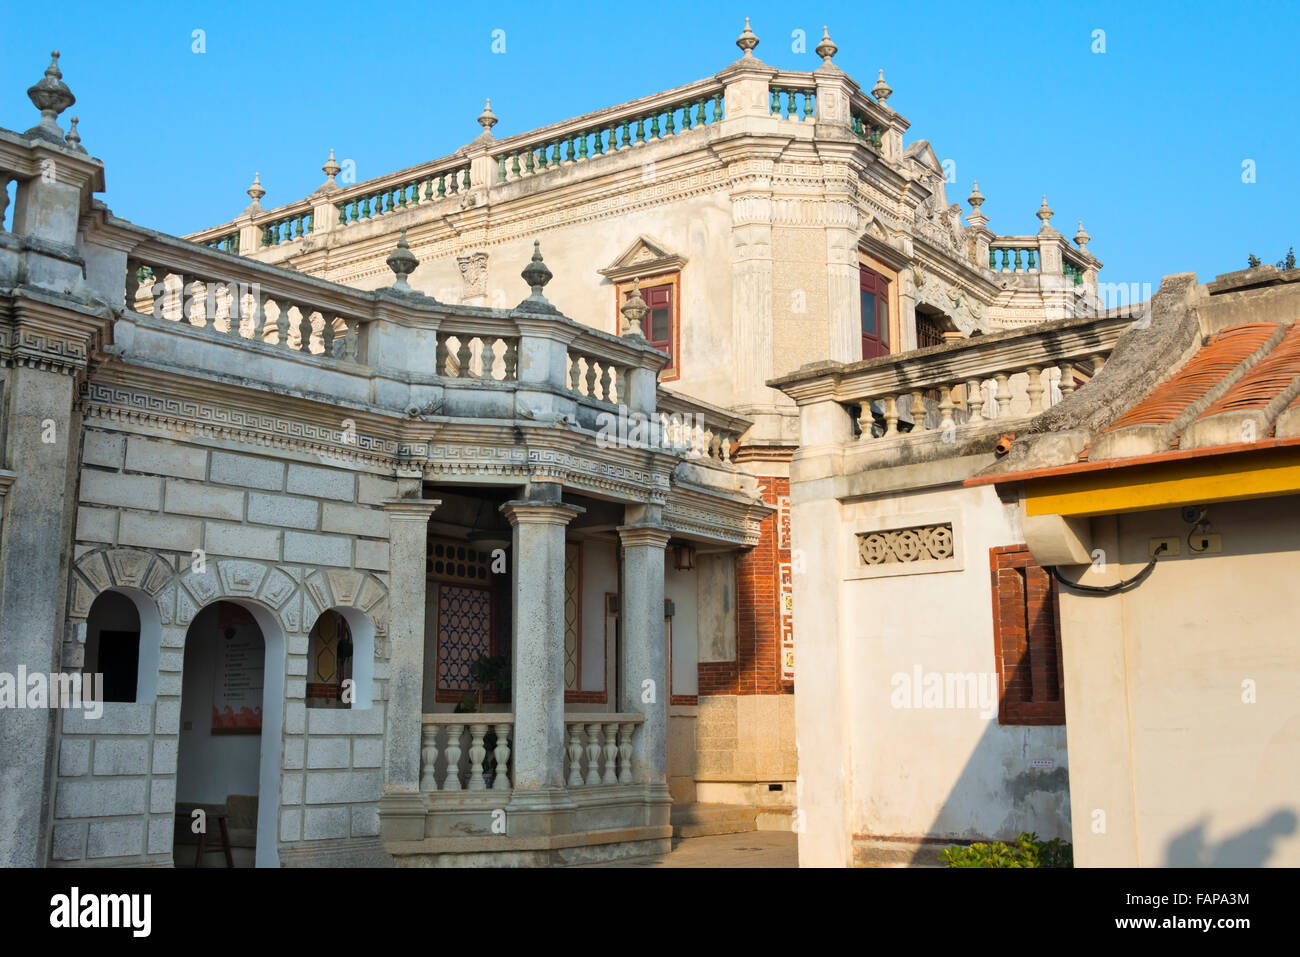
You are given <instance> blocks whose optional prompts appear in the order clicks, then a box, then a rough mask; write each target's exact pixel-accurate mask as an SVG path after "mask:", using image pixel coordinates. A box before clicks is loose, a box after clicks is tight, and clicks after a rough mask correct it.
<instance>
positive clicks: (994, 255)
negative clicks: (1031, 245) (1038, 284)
mask: <svg viewBox="0 0 1300 957" xmlns="http://www.w3.org/2000/svg"><path fill="white" fill-rule="evenodd" d="M1036 255H1037V250H1034V249H1026V248H1025V247H1023V246H1019V247H1017V246H995V247H991V248H990V249H989V268H990V269H992V270H993V271H994V272H1038V262H1037V260H1036V259H1035V256H1036Z"/></svg>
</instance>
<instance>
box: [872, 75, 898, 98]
mask: <svg viewBox="0 0 1300 957" xmlns="http://www.w3.org/2000/svg"><path fill="white" fill-rule="evenodd" d="M893 92H894V91H893V89H892V88H891V87H890V85H889V84H888V83H886V82H885V71H884V70H881V71H880V72H879V73H877V74H876V85H875V86H873V87H872V88H871V95H872V96H874V97H875V98H876V100H877V101H878V102H879V103H880V105H881V106H884V105H885V101H886V100H888V99H889V97H890V94H892V93H893Z"/></svg>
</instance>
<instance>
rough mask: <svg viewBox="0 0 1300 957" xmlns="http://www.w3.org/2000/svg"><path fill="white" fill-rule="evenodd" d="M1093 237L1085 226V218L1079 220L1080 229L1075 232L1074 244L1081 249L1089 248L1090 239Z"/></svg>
mask: <svg viewBox="0 0 1300 957" xmlns="http://www.w3.org/2000/svg"><path fill="white" fill-rule="evenodd" d="M1091 239H1092V237H1091V236H1089V235H1088V231H1087V230H1085V229H1084V228H1083V220H1082V219H1081V220H1079V231H1078V232H1077V233H1075V234H1074V244H1075V245H1076V246H1078V247H1079V248H1080V249H1087V248H1088V241H1089V240H1091Z"/></svg>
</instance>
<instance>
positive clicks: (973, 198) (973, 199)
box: [966, 180, 984, 213]
mask: <svg viewBox="0 0 1300 957" xmlns="http://www.w3.org/2000/svg"><path fill="white" fill-rule="evenodd" d="M966 202H968V203H970V205H971V209H973V210H974V211H975V212H977V213H978V212H979V211H980V206H981V205H983V203H984V194H983V193H981V192H980V181H979V180H975V182H974V183H972V184H971V188H970V195H969V196H967V197H966Z"/></svg>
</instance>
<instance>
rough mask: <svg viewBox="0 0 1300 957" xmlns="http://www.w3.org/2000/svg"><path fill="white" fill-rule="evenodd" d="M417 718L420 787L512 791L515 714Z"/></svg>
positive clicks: (436, 715)
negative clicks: (511, 762) (418, 727)
mask: <svg viewBox="0 0 1300 957" xmlns="http://www.w3.org/2000/svg"><path fill="white" fill-rule="evenodd" d="M420 722H421V728H420V790H421V791H440V792H448V791H508V790H510V787H511V779H510V747H511V743H512V742H513V734H514V725H515V716H514V715H513V714H509V713H490V714H489V713H484V714H426V715H422V716H421V718H420Z"/></svg>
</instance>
